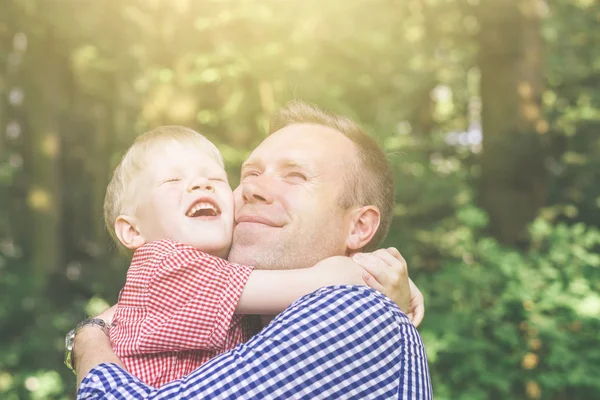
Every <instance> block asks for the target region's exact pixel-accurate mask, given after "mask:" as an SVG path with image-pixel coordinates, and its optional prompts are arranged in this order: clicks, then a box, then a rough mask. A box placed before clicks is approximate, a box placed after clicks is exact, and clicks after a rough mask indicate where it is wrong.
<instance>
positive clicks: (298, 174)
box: [287, 172, 306, 181]
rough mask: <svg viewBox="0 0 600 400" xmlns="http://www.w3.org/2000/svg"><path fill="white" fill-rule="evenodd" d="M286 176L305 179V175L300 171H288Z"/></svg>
mask: <svg viewBox="0 0 600 400" xmlns="http://www.w3.org/2000/svg"><path fill="white" fill-rule="evenodd" d="M287 176H288V178H292V179H300V180H303V181H305V180H306V175H304V174H302V173H300V172H290V173H289V174H288V175H287Z"/></svg>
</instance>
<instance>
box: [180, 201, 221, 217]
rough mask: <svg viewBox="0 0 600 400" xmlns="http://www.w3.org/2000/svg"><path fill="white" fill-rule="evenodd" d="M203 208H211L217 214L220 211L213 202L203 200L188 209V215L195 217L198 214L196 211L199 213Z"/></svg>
mask: <svg viewBox="0 0 600 400" xmlns="http://www.w3.org/2000/svg"><path fill="white" fill-rule="evenodd" d="M201 210H210V211H211V212H212V213H213V214H214V215H216V214H217V213H218V212H217V209H216V207H215V206H214V205H212V204H211V203H208V202H202V203H198V204H196V205H195V206H194V207H192V208H191V209H190V210H189V211H188V213H187V216H188V217H193V216H195V215H196V213H198V212H199V211H201Z"/></svg>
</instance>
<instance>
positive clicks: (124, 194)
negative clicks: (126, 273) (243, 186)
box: [104, 126, 224, 244]
mask: <svg viewBox="0 0 600 400" xmlns="http://www.w3.org/2000/svg"><path fill="white" fill-rule="evenodd" d="M169 142H177V143H186V144H189V145H191V146H197V147H199V148H202V149H205V150H209V151H213V152H214V154H215V157H216V158H217V159H218V160H219V162H220V163H221V165H222V166H223V167H224V162H223V156H222V155H221V153H220V152H219V150H218V149H217V148H216V147H215V145H214V144H213V143H212V142H211V141H210V140H208V139H207V138H205V137H204V136H203V135H201V134H200V133H198V132H196V131H194V130H193V129H189V128H186V127H183V126H159V127H158V128H154V129H152V130H151V131H148V132H146V133H144V134H142V135H140V136H138V137H137V138H136V139H135V141H134V142H133V144H132V145H131V147H130V148H129V149H128V150H127V152H126V153H125V155H124V156H123V158H122V159H121V161H120V162H119V164H118V165H117V167H116V168H115V170H114V172H113V175H112V178H111V180H110V182H109V183H108V186H107V188H106V196H105V197H104V222H105V224H106V228H107V229H108V231H109V232H110V235H111V236H112V238H113V239H114V240H115V241H116V242H117V243H118V244H120V243H121V242H120V240H119V238H118V237H117V235H116V233H115V221H116V220H117V218H118V217H119V215H132V214H133V213H134V212H135V210H136V207H137V203H136V201H135V192H136V185H135V181H136V179H137V178H138V177H139V173H140V172H141V171H142V170H143V169H144V168H146V167H147V165H148V163H150V162H152V159H151V158H149V156H150V154H151V153H153V152H155V151H157V150H159V149H160V146H161V145H163V146H164V145H166V144H167V143H169ZM157 157H159V158H160V155H158V156H157ZM158 162H159V161H158Z"/></svg>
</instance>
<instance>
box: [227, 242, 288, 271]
mask: <svg viewBox="0 0 600 400" xmlns="http://www.w3.org/2000/svg"><path fill="white" fill-rule="evenodd" d="M273 250H274V249H273V247H272V246H271V245H269V244H267V243H266V242H264V241H260V242H259V241H258V240H255V241H253V243H248V242H244V243H240V242H236V240H235V237H234V241H233V245H232V246H231V250H230V251H229V261H231V262H234V263H236V264H243V265H251V266H253V267H255V268H258V269H277V268H278V267H277V266H271V265H270V264H271V262H269V261H268V260H270V259H271V258H273V257H271V256H272V253H273Z"/></svg>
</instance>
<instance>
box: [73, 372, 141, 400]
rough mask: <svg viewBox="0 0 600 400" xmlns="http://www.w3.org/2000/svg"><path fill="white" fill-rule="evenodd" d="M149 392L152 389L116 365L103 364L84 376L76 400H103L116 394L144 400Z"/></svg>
mask: <svg viewBox="0 0 600 400" xmlns="http://www.w3.org/2000/svg"><path fill="white" fill-rule="evenodd" d="M151 392H152V388H150V387H149V386H148V385H146V384H144V383H142V382H141V381H140V380H139V379H137V378H136V377H134V376H133V375H131V374H130V373H129V372H127V371H125V370H124V369H123V368H121V367H119V366H118V365H117V364H112V363H110V364H109V363H104V364H100V365H98V366H97V367H95V368H93V369H92V370H91V371H90V372H89V373H88V374H87V375H86V376H85V378H84V379H83V381H82V382H81V385H79V390H78V391H77V399H85V400H96V399H104V398H108V396H110V395H116V394H118V393H123V394H129V395H133V396H134V398H136V399H144V398H146V397H147V396H148V395H149V394H150V393H151Z"/></svg>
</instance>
